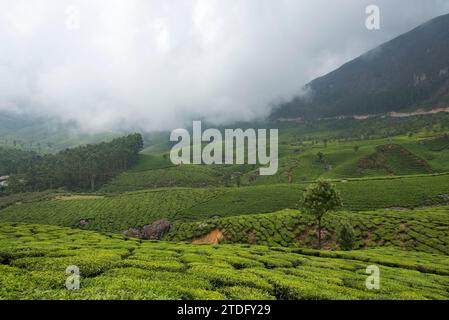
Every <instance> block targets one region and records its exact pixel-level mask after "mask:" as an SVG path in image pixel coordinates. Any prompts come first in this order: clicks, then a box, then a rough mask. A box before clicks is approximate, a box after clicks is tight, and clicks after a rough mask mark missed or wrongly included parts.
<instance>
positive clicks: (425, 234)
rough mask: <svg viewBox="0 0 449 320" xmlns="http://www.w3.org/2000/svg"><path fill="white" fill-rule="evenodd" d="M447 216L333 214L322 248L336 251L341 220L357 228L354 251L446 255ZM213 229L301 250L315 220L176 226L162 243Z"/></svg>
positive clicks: (444, 211)
mask: <svg viewBox="0 0 449 320" xmlns="http://www.w3.org/2000/svg"><path fill="white" fill-rule="evenodd" d="M448 217H449V207H436V208H426V209H416V210H378V211H368V212H336V213H332V214H330V215H329V216H327V217H325V219H324V221H323V226H324V229H325V239H324V241H323V245H324V248H327V249H333V250H335V249H339V246H338V244H337V242H336V238H337V236H336V233H337V230H338V227H339V226H340V225H341V223H342V222H350V224H351V225H352V226H353V228H354V230H355V231H354V232H355V243H354V246H353V249H366V248H373V247H385V246H388V247H398V248H401V249H405V250H414V251H422V252H428V253H437V254H447V255H449V219H448ZM213 230H220V232H222V234H223V239H222V240H221V243H248V244H252V245H268V246H284V247H287V246H300V247H305V248H307V247H309V248H310V247H316V245H317V243H316V232H315V230H316V225H315V222H314V221H313V220H312V219H311V217H310V216H308V215H305V214H302V213H299V212H298V211H294V210H284V211H280V212H276V213H270V214H257V215H245V216H237V217H227V218H223V219H212V220H207V221H202V222H191V223H186V222H178V223H176V224H175V225H174V227H173V229H172V230H171V231H170V233H168V234H167V235H166V236H165V239H166V240H171V241H186V240H194V239H198V238H201V237H202V236H205V235H207V234H208V233H209V232H211V231H213Z"/></svg>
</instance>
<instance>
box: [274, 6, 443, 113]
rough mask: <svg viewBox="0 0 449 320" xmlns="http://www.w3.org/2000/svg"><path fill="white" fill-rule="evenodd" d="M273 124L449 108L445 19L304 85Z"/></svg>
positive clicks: (429, 24) (394, 40)
mask: <svg viewBox="0 0 449 320" xmlns="http://www.w3.org/2000/svg"><path fill="white" fill-rule="evenodd" d="M305 89H306V90H305V91H306V92H307V94H305V95H301V96H298V97H296V98H295V99H293V100H292V101H290V102H288V103H285V104H283V105H281V106H279V107H278V108H277V109H276V110H275V111H273V113H272V114H271V117H270V118H271V119H272V120H276V119H297V118H321V117H338V116H353V115H371V114H384V113H389V112H413V111H416V110H417V109H425V110H428V109H434V108H446V107H448V106H449V14H448V15H443V16H440V17H437V18H435V19H432V20H431V21H429V22H427V23H425V24H423V25H421V26H419V27H417V28H415V29H413V30H412V31H410V32H407V33H405V34H403V35H401V36H399V37H397V38H395V39H393V40H391V41H389V42H387V43H385V44H383V45H381V46H379V47H377V48H375V49H373V50H371V51H369V52H367V53H366V54H364V55H362V56H360V57H358V58H356V59H354V60H352V61H350V62H348V63H346V64H344V65H343V66H341V67H340V68H338V69H337V70H335V71H333V72H331V73H329V74H327V75H325V76H323V77H320V78H317V79H315V80H313V81H312V82H310V83H309V84H307V85H306V87H305Z"/></svg>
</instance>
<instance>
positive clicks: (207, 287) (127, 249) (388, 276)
mask: <svg viewBox="0 0 449 320" xmlns="http://www.w3.org/2000/svg"><path fill="white" fill-rule="evenodd" d="M447 262H448V260H447V256H443V255H438V254H426V253H419V252H409V251H407V252H406V251H402V250H398V249H393V248H381V249H370V250H363V251H350V252H343V251H341V252H340V251H331V252H329V251H317V250H305V249H289V248H269V247H265V246H239V245H220V246H207V245H192V244H186V243H166V242H145V241H143V242H141V241H134V240H130V239H128V240H126V239H125V238H123V237H121V236H107V235H101V234H98V233H94V232H91V231H83V230H74V229H68V228H61V227H55V226H44V225H30V224H12V223H1V224H0V299H2V300H3V299H6V300H9V299H58V300H60V299H71V300H76V299H81V300H85V299H96V300H106V299H132V300H137V299H146V300H158V299H174V300H179V299H189V300H191V299H194V300H205V299H234V300H235V299H432V300H435V299H449V293H448V291H447V287H448V286H449V267H448V263H447ZM371 264H376V265H378V266H379V267H380V269H381V275H382V278H381V288H380V290H367V289H366V287H365V280H366V274H365V269H366V267H367V266H368V265H371ZM69 265H77V266H78V267H79V268H80V271H81V272H80V290H67V289H66V288H65V282H66V279H67V277H68V276H69V275H68V274H67V273H65V270H66V268H67V266H69Z"/></svg>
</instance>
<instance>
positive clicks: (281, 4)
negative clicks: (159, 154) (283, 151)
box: [0, 0, 449, 131]
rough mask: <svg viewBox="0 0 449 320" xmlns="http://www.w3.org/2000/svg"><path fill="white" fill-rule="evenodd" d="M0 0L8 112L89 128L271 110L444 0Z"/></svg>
mask: <svg viewBox="0 0 449 320" xmlns="http://www.w3.org/2000/svg"><path fill="white" fill-rule="evenodd" d="M376 2H377V5H379V7H380V8H381V19H382V20H381V30H379V31H368V30H367V29H366V28H365V18H366V15H365V8H366V6H367V5H368V4H372V2H371V1H361V0H346V1H341V0H317V1H314V2H313V3H312V2H311V1H308V0H290V1H289V0H226V1H225V0H178V1H176V0H163V1H162V0H157V1H156V0H150V1H148V0H141V1H139V0H134V1H133V0H130V1H123V0H70V1H68V0H60V1H53V0H40V1H33V2H30V1H29V0H0V9H1V10H0V43H1V48H2V49H1V50H0V88H1V90H0V110H8V111H22V112H27V113H39V114H45V115H50V116H56V117H58V118H60V119H61V120H63V121H69V120H74V121H76V122H77V123H78V125H79V126H80V128H82V129H85V130H89V131H99V130H106V129H118V128H120V129H131V128H132V129H136V128H138V129H143V130H148V131H151V130H166V129H172V128H174V127H179V126H183V125H185V123H186V122H188V121H189V120H191V119H192V118H196V119H200V118H201V119H205V120H208V121H211V122H216V123H219V124H225V123H227V122H232V121H236V120H253V119H257V118H260V117H264V116H266V115H267V114H268V113H269V111H270V108H271V107H272V106H273V105H274V104H276V103H279V102H280V101H285V100H288V99H290V98H291V97H292V96H294V95H296V94H298V93H299V92H301V88H302V86H303V85H304V84H306V83H307V82H308V81H310V80H311V79H313V78H314V77H317V76H320V75H323V74H325V73H327V72H329V71H331V70H332V69H334V68H336V67H338V66H339V65H341V64H342V63H344V62H346V61H347V60H349V59H351V58H355V57H356V56H358V55H360V54H362V53H363V52H365V51H366V50H369V49H371V48H373V47H375V46H376V45H378V44H381V43H382V42H384V41H386V40H389V39H391V38H393V37H395V36H397V35H399V34H401V33H403V32H406V31H408V30H410V29H411V28H413V27H415V26H417V25H419V24H421V23H423V22H425V21H426V20H428V19H431V18H433V17H435V16H437V15H440V14H444V13H447V12H449V4H447V1H439V0H428V1H422V0H407V1H400V0H379V1H376Z"/></svg>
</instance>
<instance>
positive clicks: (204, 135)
mask: <svg viewBox="0 0 449 320" xmlns="http://www.w3.org/2000/svg"><path fill="white" fill-rule="evenodd" d="M267 132H268V130H266V129H257V130H255V129H246V130H243V129H225V130H224V139H223V135H222V133H221V131H220V130H218V129H207V130H205V131H204V132H203V131H202V124H201V121H194V122H193V127H192V137H191V135H190V132H189V131H187V130H186V129H176V130H173V131H172V133H171V135H170V141H172V142H178V143H177V144H176V145H175V146H173V148H172V150H171V152H170V160H171V161H172V163H173V164H175V165H179V164H208V165H210V164H240V165H242V164H253V165H256V164H260V165H262V166H267V167H261V168H260V169H259V172H260V175H262V176H269V175H275V174H276V173H277V171H278V166H279V163H278V139H279V138H278V129H270V130H269V138H268V135H267ZM267 139H269V144H268V145H267ZM203 142H207V143H208V144H207V145H206V146H205V147H204V148H203Z"/></svg>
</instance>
